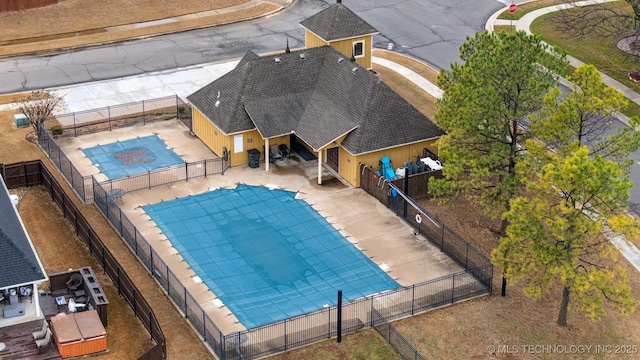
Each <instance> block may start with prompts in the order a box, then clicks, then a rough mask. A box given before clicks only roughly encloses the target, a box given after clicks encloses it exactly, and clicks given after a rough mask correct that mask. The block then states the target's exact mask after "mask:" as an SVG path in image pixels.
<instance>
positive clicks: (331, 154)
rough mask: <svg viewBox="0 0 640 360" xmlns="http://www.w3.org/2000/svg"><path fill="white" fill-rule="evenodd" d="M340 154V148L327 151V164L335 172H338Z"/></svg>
mask: <svg viewBox="0 0 640 360" xmlns="http://www.w3.org/2000/svg"><path fill="white" fill-rule="evenodd" d="M339 153H340V151H339V148H338V147H333V148H329V149H327V164H328V165H329V166H331V168H332V169H333V170H335V171H338V154H339Z"/></svg>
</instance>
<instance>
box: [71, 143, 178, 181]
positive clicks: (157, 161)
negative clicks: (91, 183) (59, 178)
mask: <svg viewBox="0 0 640 360" xmlns="http://www.w3.org/2000/svg"><path fill="white" fill-rule="evenodd" d="M82 151H83V152H84V154H85V155H86V156H87V157H88V158H89V160H91V162H93V165H95V166H96V167H97V168H98V169H100V172H102V173H103V174H104V175H105V176H106V177H107V178H108V179H110V180H113V179H119V178H122V177H126V176H132V175H137V174H141V173H145V172H148V171H152V170H155V169H159V168H163V167H167V166H172V165H178V164H184V160H182V158H181V157H180V156H179V155H178V154H176V153H175V152H173V150H171V149H170V148H169V147H168V146H167V145H166V144H165V143H164V141H162V140H161V139H160V138H159V137H158V136H157V135H150V136H145V137H139V138H135V139H131V140H126V141H118V142H115V143H111V144H106V145H98V146H94V147H90V148H86V149H82Z"/></svg>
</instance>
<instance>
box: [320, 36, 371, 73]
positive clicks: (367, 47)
mask: <svg viewBox="0 0 640 360" xmlns="http://www.w3.org/2000/svg"><path fill="white" fill-rule="evenodd" d="M358 41H364V56H363V57H359V58H356V62H357V63H358V64H359V65H360V66H362V67H363V68H365V69H367V70H371V51H372V41H371V35H367V36H362V37H356V38H351V39H345V40H337V41H333V42H331V43H330V44H329V45H331V47H333V48H334V49H336V50H338V51H340V52H341V53H343V54H344V55H346V56H347V57H348V58H350V57H351V55H352V53H353V43H354V42H358Z"/></svg>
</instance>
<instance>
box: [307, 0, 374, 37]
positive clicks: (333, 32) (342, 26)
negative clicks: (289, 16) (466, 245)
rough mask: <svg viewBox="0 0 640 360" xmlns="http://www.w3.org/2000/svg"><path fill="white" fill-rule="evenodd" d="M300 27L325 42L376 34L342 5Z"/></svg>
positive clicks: (309, 19)
mask: <svg viewBox="0 0 640 360" xmlns="http://www.w3.org/2000/svg"><path fill="white" fill-rule="evenodd" d="M300 25H302V27H304V28H305V29H307V30H309V31H311V32H312V33H314V34H316V35H317V36H319V37H321V38H322V39H324V40H326V41H334V40H340V39H348V38H352V37H357V36H363V35H370V34H377V33H378V30H376V29H375V28H374V27H373V26H371V25H369V24H368V23H367V22H366V21H364V20H362V18H360V17H359V16H358V15H356V14H355V13H354V12H353V11H351V10H349V8H347V7H346V6H344V5H342V3H335V4H333V5H331V6H329V7H328V8H326V9H324V10H322V11H320V12H319V13H317V14H315V15H313V16H312V17H310V18H308V19H306V20H303V21H302V22H301V23H300Z"/></svg>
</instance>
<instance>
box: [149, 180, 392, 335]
mask: <svg viewBox="0 0 640 360" xmlns="http://www.w3.org/2000/svg"><path fill="white" fill-rule="evenodd" d="M143 209H144V210H145V211H146V212H147V214H148V215H149V216H151V218H152V219H153V220H154V221H155V222H156V224H158V226H159V227H160V229H162V231H163V232H164V233H165V235H166V236H167V238H168V239H169V240H170V241H171V242H172V244H173V246H174V247H175V248H176V249H177V250H178V251H179V252H180V254H181V255H182V257H183V258H184V259H185V261H187V263H188V264H189V266H191V268H192V269H193V271H195V273H196V274H197V275H198V276H199V277H200V278H201V279H202V280H203V281H204V283H205V284H207V286H208V287H209V288H210V289H211V291H212V292H213V293H214V294H215V295H217V296H218V297H219V298H220V300H221V301H222V302H223V303H224V304H225V305H226V306H227V307H228V308H229V309H230V310H231V311H232V312H233V313H234V315H235V316H236V317H237V318H238V319H239V320H240V322H241V323H242V324H243V325H244V326H245V327H246V328H248V329H251V328H254V327H258V326H261V325H265V324H269V323H272V322H275V321H278V320H283V319H286V318H290V317H293V316H297V315H302V314H305V313H308V312H312V311H315V310H319V309H322V307H323V306H324V305H325V304H327V305H335V304H336V302H337V291H338V290H339V289H341V290H342V291H343V297H344V299H345V301H349V300H354V299H357V298H361V297H364V296H367V295H371V294H374V293H378V292H382V291H386V290H391V289H395V288H398V287H400V285H399V284H398V283H397V282H396V281H395V280H393V279H392V278H391V277H389V276H388V275H387V274H386V273H385V272H384V271H382V270H381V269H380V268H379V267H378V266H377V265H376V264H374V263H373V262H372V261H371V260H370V259H369V258H368V257H366V256H365V255H364V254H363V253H362V252H360V251H359V250H358V249H357V248H356V247H355V246H354V245H353V244H351V243H350V242H349V241H347V240H346V239H345V238H344V237H343V236H342V235H341V234H340V233H339V232H338V231H337V230H336V229H335V228H334V227H333V226H332V225H331V224H329V223H328V222H327V221H326V220H325V219H324V218H323V217H322V216H321V215H320V214H318V213H317V212H316V211H315V210H314V209H313V208H312V207H311V206H310V205H309V204H307V203H306V202H304V201H302V200H297V199H295V193H293V192H290V191H284V190H277V189H276V190H270V189H268V188H265V187H261V186H247V185H238V187H236V188H235V189H233V190H229V189H221V190H215V191H211V192H207V193H204V194H199V195H195V196H190V197H186V198H181V199H176V200H171V201H165V202H162V203H159V204H154V205H148V206H143Z"/></svg>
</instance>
